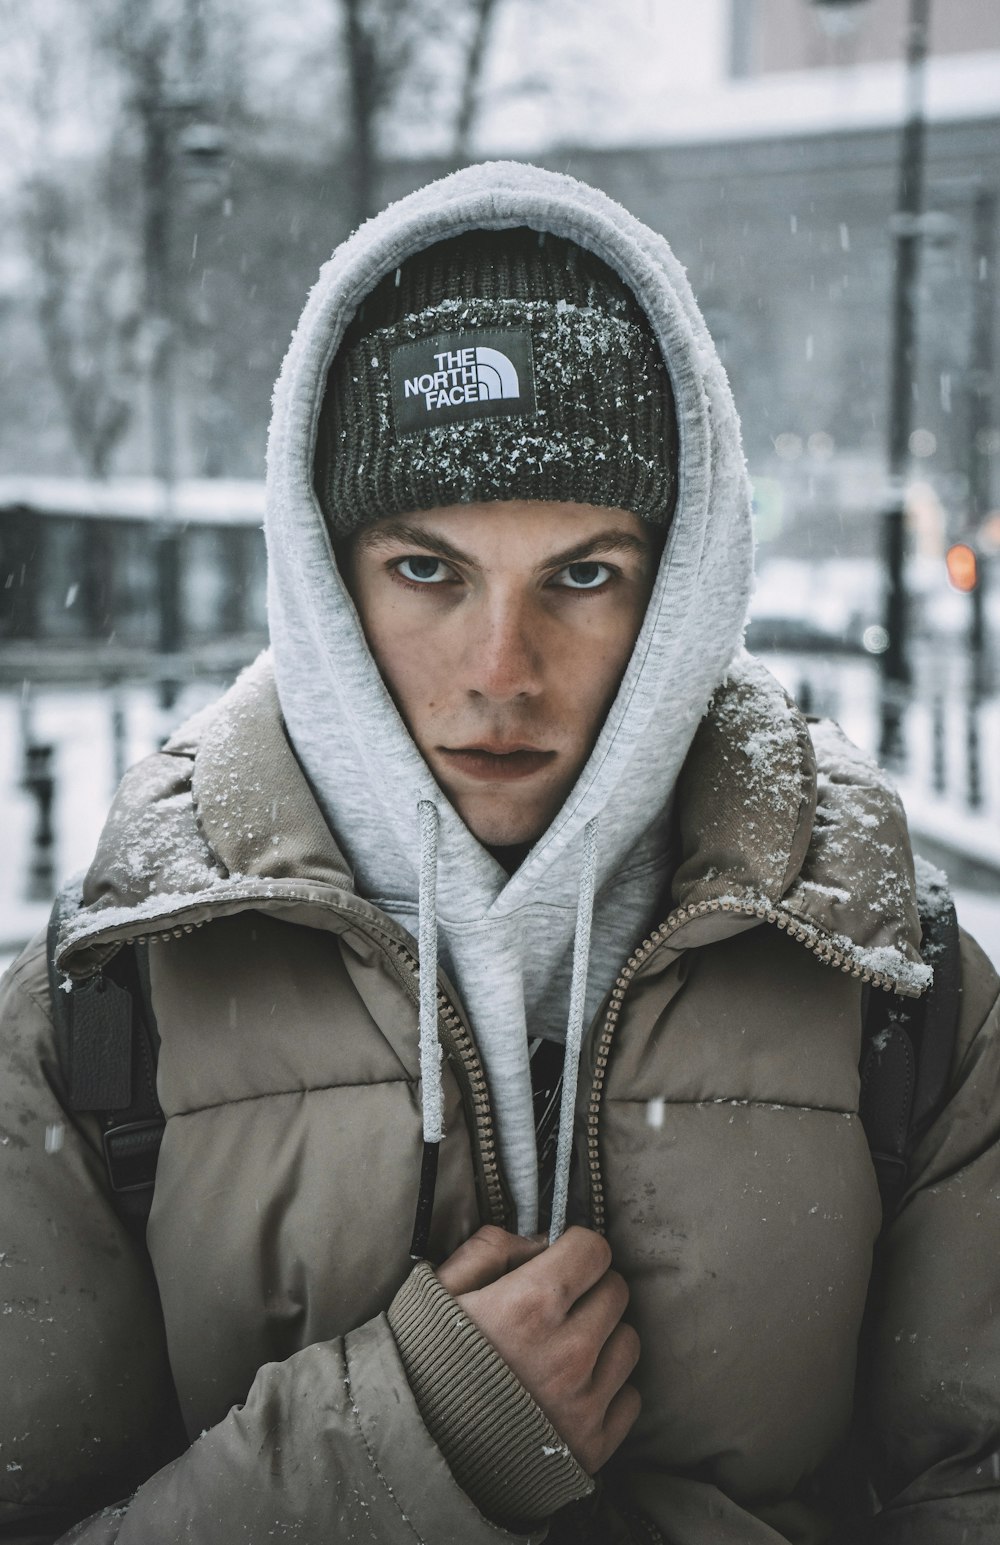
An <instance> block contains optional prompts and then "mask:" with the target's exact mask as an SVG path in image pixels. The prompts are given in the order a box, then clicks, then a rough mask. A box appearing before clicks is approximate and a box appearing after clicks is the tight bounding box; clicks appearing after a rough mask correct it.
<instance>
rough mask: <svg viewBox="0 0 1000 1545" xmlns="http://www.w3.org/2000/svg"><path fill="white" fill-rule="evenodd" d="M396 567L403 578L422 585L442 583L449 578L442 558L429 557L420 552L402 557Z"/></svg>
mask: <svg viewBox="0 0 1000 1545" xmlns="http://www.w3.org/2000/svg"><path fill="white" fill-rule="evenodd" d="M396 569H397V571H398V573H399V574H401V575H402V577H403V579H408V580H410V581H411V582H414V583H416V584H420V585H440V584H441V582H442V581H443V580H446V579H447V578H448V570H447V568H446V566H445V565H444V564H443V563H442V562H441V559H440V558H427V557H422V556H421V555H419V554H414V555H413V556H412V557H410V558H401V559H400V560H399V562H398V563H397V564H396ZM439 570H440V573H439V572H438V571H439Z"/></svg>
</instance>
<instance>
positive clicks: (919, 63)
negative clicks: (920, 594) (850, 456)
mask: <svg viewBox="0 0 1000 1545" xmlns="http://www.w3.org/2000/svg"><path fill="white" fill-rule="evenodd" d="M929 26H930V0H910V12H909V26H908V31H907V40H906V119H905V122H904V124H903V137H902V143H901V145H900V156H899V192H898V198H897V204H896V217H895V220H894V221H893V231H894V235H895V241H896V263H895V273H894V278H893V292H892V357H891V365H890V382H889V436H888V438H889V503H888V506H887V508H886V509H885V510H884V512H883V515H882V559H883V564H884V570H885V631H886V634H887V635H888V647H887V648H886V650H885V652H884V654H883V655H882V657H881V664H882V693H881V699H882V701H881V723H880V736H879V755H880V756H881V758H882V760H883V761H884V762H886V763H888V764H889V765H890V766H893V765H895V766H899V765H901V764H902V762H903V761H904V760H905V755H906V746H905V737H904V733H903V716H904V712H905V708H906V700H907V696H908V693H909V687H910V681H911V668H910V653H909V625H908V624H909V619H908V616H907V594H906V581H905V566H906V511H905V506H904V490H903V482H904V478H905V475H906V469H907V466H908V464H909V457H910V432H911V429H912V426H913V381H914V376H915V369H916V341H917V280H918V273H919V264H920V245H919V244H920V234H921V232H920V216H921V211H922V207H923V191H924V73H925V66H926V60H927V42H928V29H929Z"/></svg>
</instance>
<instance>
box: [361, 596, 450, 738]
mask: <svg viewBox="0 0 1000 1545" xmlns="http://www.w3.org/2000/svg"><path fill="white" fill-rule="evenodd" d="M368 645H369V648H370V649H371V652H372V655H373V656H374V659H375V663H376V665H377V666H378V668H379V671H380V672H381V674H382V678H383V680H384V681H385V684H386V686H387V687H388V688H389V691H390V692H391V694H392V696H393V698H394V700H395V702H396V704H397V705H398V707H399V708H400V709H401V710H402V711H403V714H404V717H406V718H407V719H409V720H410V721H411V723H412V720H413V717H414V716H415V715H419V714H423V713H429V712H430V711H432V710H433V709H434V708H435V707H436V706H437V704H438V702H439V701H440V699H441V698H442V697H443V695H444V684H445V683H446V681H447V679H448V674H449V673H448V666H447V662H446V661H445V660H443V658H442V650H441V648H440V647H439V646H437V645H436V644H435V643H434V641H433V640H432V639H431V638H429V637H428V629H427V628H426V627H423V628H421V627H415V626H413V624H412V622H411V621H410V619H408V618H406V617H402V616H399V615H396V616H395V617H393V616H391V615H390V616H387V617H385V618H383V619H382V620H381V622H380V623H379V625H378V626H377V627H375V628H372V629H371V630H370V631H369V634H368Z"/></svg>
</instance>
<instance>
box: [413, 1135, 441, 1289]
mask: <svg viewBox="0 0 1000 1545" xmlns="http://www.w3.org/2000/svg"><path fill="white" fill-rule="evenodd" d="M440 1149H441V1144H440V1143H424V1152H423V1157H422V1159H421V1160H420V1186H419V1188H418V1190H417V1210H416V1214H415V1216H414V1219H413V1238H412V1240H411V1241H410V1259H411V1260H412V1261H424V1260H426V1259H427V1247H428V1244H429V1243H430V1237H431V1214H432V1213H433V1211H434V1188H435V1186H436V1185H437V1171H438V1153H439V1152H440Z"/></svg>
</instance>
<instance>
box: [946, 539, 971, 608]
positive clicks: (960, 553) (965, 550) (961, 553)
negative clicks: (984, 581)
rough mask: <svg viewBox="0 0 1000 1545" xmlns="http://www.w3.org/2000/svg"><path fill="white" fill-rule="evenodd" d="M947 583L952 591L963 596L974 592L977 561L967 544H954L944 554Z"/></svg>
mask: <svg viewBox="0 0 1000 1545" xmlns="http://www.w3.org/2000/svg"><path fill="white" fill-rule="evenodd" d="M944 561H945V565H946V567H947V569H948V583H949V585H950V586H951V588H952V589H953V590H961V591H962V593H963V594H964V595H968V594H969V592H970V591H972V590H975V588H976V586H977V585H978V583H979V560H978V558H977V557H976V554H975V551H974V549H973V548H971V547H970V546H969V544H968V542H954V543H952V545H951V547H949V549H948V551H947V553H946V554H945V560H944Z"/></svg>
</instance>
